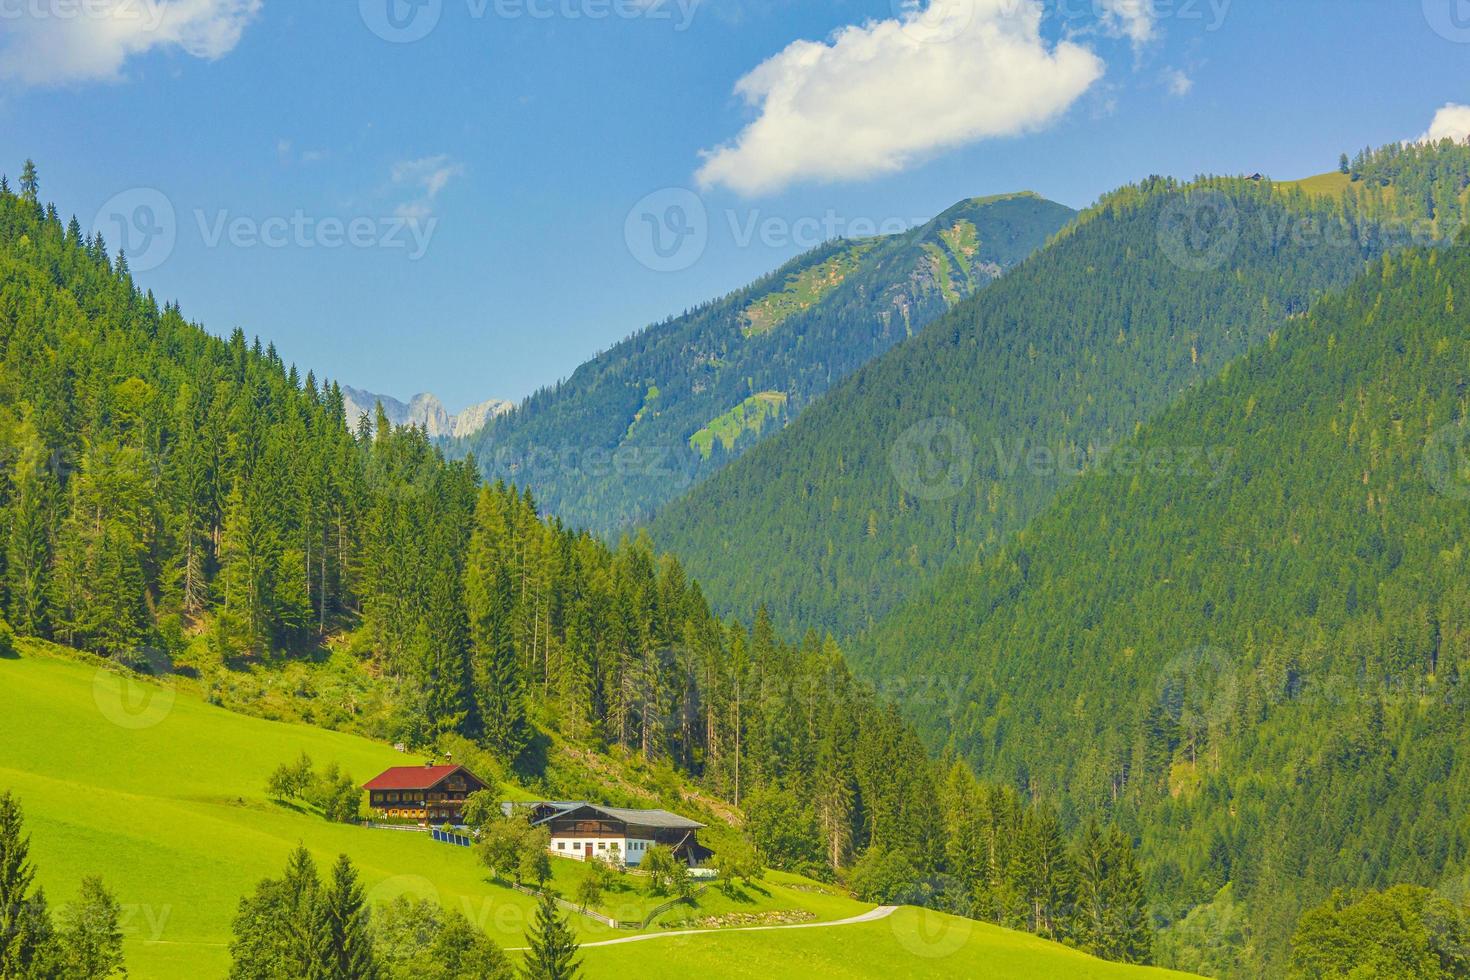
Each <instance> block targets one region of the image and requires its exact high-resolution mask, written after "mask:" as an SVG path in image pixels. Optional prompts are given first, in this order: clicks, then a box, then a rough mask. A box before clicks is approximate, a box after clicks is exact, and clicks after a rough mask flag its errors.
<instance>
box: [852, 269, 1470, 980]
mask: <svg viewBox="0 0 1470 980" xmlns="http://www.w3.org/2000/svg"><path fill="white" fill-rule="evenodd" d="M1467 244H1470V240H1467ZM1466 296H1470V250H1467V248H1466V247H1464V246H1461V247H1458V248H1446V249H1441V250H1438V251H1411V252H1408V253H1404V254H1402V255H1399V256H1391V257H1389V258H1388V259H1386V260H1384V263H1383V264H1382V265H1380V266H1376V267H1372V268H1370V269H1369V270H1368V271H1367V273H1366V274H1365V275H1364V276H1363V277H1362V278H1361V279H1359V280H1358V281H1357V282H1356V283H1354V284H1353V285H1352V286H1351V287H1350V288H1349V289H1348V290H1347V291H1346V292H1345V293H1344V294H1342V295H1340V296H1334V297H1331V298H1329V299H1327V300H1324V301H1323V302H1322V303H1321V304H1320V305H1319V307H1318V308H1317V309H1316V310H1315V311H1314V312H1313V314H1312V315H1311V316H1309V317H1304V318H1298V319H1295V320H1293V321H1291V322H1289V323H1287V324H1285V325H1283V326H1282V328H1281V329H1280V330H1279V331H1278V332H1275V333H1273V334H1272V336H1271V337H1270V339H1269V340H1268V341H1267V343H1265V344H1264V345H1262V346H1261V347H1260V348H1259V349H1257V350H1256V351H1254V352H1252V353H1251V354H1250V355H1249V356H1248V357H1246V358H1244V359H1243V360H1241V361H1240V362H1238V363H1235V364H1232V365H1231V366H1230V367H1229V368H1228V370H1226V371H1225V372H1224V374H1223V375H1222V376H1221V377H1220V378H1218V379H1217V380H1215V381H1213V382H1211V383H1210V384H1209V385H1207V386H1205V387H1204V388H1202V389H1201V390H1200V391H1199V392H1197V393H1195V394H1194V395H1192V396H1190V397H1189V398H1187V399H1185V400H1184V401H1182V402H1181V403H1180V404H1179V405H1177V406H1176V407H1174V408H1172V409H1170V410H1169V411H1168V412H1166V413H1165V414H1163V415H1162V416H1161V417H1160V418H1159V419H1158V420H1157V421H1156V422H1155V423H1153V424H1150V425H1146V426H1144V427H1143V428H1142V430H1141V432H1140V434H1139V435H1138V437H1137V438H1136V439H1133V440H1130V441H1128V442H1125V443H1124V444H1123V445H1121V446H1120V447H1119V448H1118V449H1117V450H1116V451H1115V452H1114V453H1113V454H1112V456H1110V457H1109V458H1108V459H1107V460H1106V461H1104V463H1103V465H1101V466H1099V467H1098V468H1097V469H1096V470H1095V471H1093V472H1091V473H1089V474H1088V475H1087V476H1085V477H1084V478H1083V479H1082V480H1080V481H1079V482H1078V483H1077V484H1076V485H1075V486H1074V487H1073V488H1072V489H1071V491H1069V492H1068V493H1066V494H1065V495H1064V496H1063V497H1062V498H1061V499H1059V500H1058V501H1057V502H1056V504H1055V506H1053V507H1052V508H1051V509H1049V510H1048V511H1047V513H1046V514H1044V515H1043V516H1042V517H1040V518H1039V519H1038V520H1037V521H1036V522H1035V523H1034V524H1033V525H1032V526H1031V527H1030V528H1028V529H1026V530H1025V531H1024V532H1022V533H1021V534H1020V535H1018V536H1017V537H1016V538H1015V540H1014V541H1013V542H1012V544H1011V545H1010V546H1009V547H1008V548H1007V549H1005V551H1004V552H1003V553H1002V554H1000V555H998V556H996V557H994V558H991V559H988V560H985V561H983V562H980V563H977V564H976V565H974V566H973V567H969V568H964V569H956V570H954V571H952V572H950V573H947V574H946V575H944V576H943V577H941V579H940V580H939V581H938V582H937V583H936V585H935V587H934V588H933V589H932V590H931V592H930V597H929V598H930V601H929V602H928V603H927V604H925V605H924V606H923V607H922V608H919V607H913V608H909V609H905V610H903V611H902V612H901V613H899V614H895V615H894V616H893V617H891V618H890V619H889V620H888V621H886V622H885V623H884V624H882V626H881V627H880V628H879V629H878V630H876V631H875V632H874V633H873V635H872V636H871V637H869V638H868V642H867V656H868V658H869V663H870V664H871V665H872V667H873V669H874V670H876V671H880V672H881V671H894V670H908V671H915V670H918V671H923V672H926V673H932V674H933V675H935V676H940V677H945V678H947V679H948V681H949V687H950V689H951V690H953V692H954V695H953V699H952V700H951V701H950V702H949V703H948V710H946V711H941V712H932V711H931V712H929V713H928V714H927V716H926V718H927V728H928V734H929V736H930V738H931V740H932V743H934V744H948V745H950V746H952V747H954V748H955V749H956V750H957V751H959V752H960V753H962V754H963V755H965V756H967V757H968V758H969V759H970V760H972V761H973V762H974V763H975V764H976V765H977V766H978V767H979V769H980V770H981V771H982V772H984V773H986V774H989V775H991V776H994V777H997V778H999V777H1001V776H1004V775H1010V774H1016V773H1023V774H1024V776H1025V778H1026V780H1027V781H1028V782H1029V783H1030V785H1031V786H1032V787H1033V788H1034V790H1035V791H1036V792H1038V793H1040V794H1043V795H1046V796H1052V797H1054V798H1058V799H1061V800H1064V801H1066V805H1067V807H1068V809H1070V810H1071V812H1072V814H1073V815H1074V816H1082V815H1085V814H1086V813H1089V812H1099V811H1112V812H1113V813H1114V814H1115V815H1116V816H1117V817H1118V819H1120V820H1121V821H1122V822H1123V823H1124V824H1125V825H1126V826H1132V827H1135V828H1137V831H1138V833H1139V834H1140V836H1141V838H1142V841H1143V848H1144V854H1145V855H1146V860H1147V863H1148V865H1149V874H1150V878H1151V884H1152V889H1151V890H1152V893H1153V895H1154V899H1155V910H1156V911H1157V912H1160V913H1163V914H1164V915H1166V916H1171V917H1172V916H1178V915H1181V914H1183V913H1184V912H1185V911H1186V910H1188V909H1190V908H1191V907H1193V906H1201V907H1202V908H1203V909H1204V910H1206V911H1204V912H1202V913H1201V914H1200V915H1197V916H1196V917H1195V921H1194V922H1192V923H1191V924H1190V927H1189V929H1188V932H1189V933H1190V935H1191V936H1192V937H1193V938H1189V937H1185V938H1183V939H1182V940H1181V941H1183V942H1184V943H1185V945H1187V946H1190V947H1191V948H1190V949H1189V950H1187V951H1186V953H1187V955H1188V957H1189V961H1190V962H1196V963H1199V962H1203V963H1206V964H1210V965H1211V966H1212V968H1215V969H1221V970H1225V969H1230V968H1232V967H1233V968H1235V970H1236V972H1242V973H1255V972H1258V971H1264V972H1265V973H1266V974H1268V975H1276V974H1279V972H1280V971H1281V970H1282V969H1283V966H1284V958H1285V956H1286V954H1287V951H1288V948H1289V947H1288V942H1287V940H1288V938H1289V936H1290V934H1291V928H1292V925H1293V923H1294V922H1295V920H1296V918H1297V916H1298V915H1299V914H1300V912H1301V910H1302V909H1304V908H1307V907H1310V906H1311V905H1313V904H1315V903H1316V902H1318V901H1320V900H1322V898H1324V897H1325V896H1326V895H1327V894H1328V892H1329V891H1330V890H1331V889H1332V888H1334V887H1339V886H1345V887H1346V886H1351V887H1371V888H1382V887H1385V886H1387V885H1389V884H1392V883H1395V882H1411V883H1415V884H1420V885H1425V886H1429V887H1445V888H1447V889H1450V891H1449V892H1448V893H1449V894H1454V895H1458V894H1462V889H1463V881H1464V876H1465V875H1466V874H1467V873H1470V857H1467V856H1470V829H1467V826H1466V824H1465V821H1464V819H1463V814H1464V806H1465V800H1466V799H1467V798H1470V758H1467V756H1466V755H1465V753H1464V737H1463V733H1464V731H1465V726H1466V724H1467V722H1470V714H1467V712H1470V702H1467V699H1466V698H1465V697H1464V690H1463V685H1464V679H1465V677H1466V676H1467V675H1470V623H1467V619H1466V609H1467V608H1470V591H1467V585H1466V583H1467V581H1470V574H1467V573H1470V567H1467V561H1470V544H1467V542H1470V510H1467V508H1466V501H1467V499H1470V465H1467V455H1466V449H1465V447H1466V445H1467V441H1470V438H1467V431H1470V430H1467V423H1466V419H1467V418H1470V304H1467V303H1466V302H1464V300H1463V299H1462V297H1466ZM1202 449H1203V450H1208V451H1209V452H1208V458H1212V459H1213V460H1214V461H1215V463H1214V464H1213V465H1212V466H1211V467H1210V468H1208V469H1204V468H1199V467H1195V466H1193V465H1191V466H1190V467H1185V466H1183V465H1182V461H1183V460H1184V459H1186V456H1185V454H1186V453H1194V454H1198V453H1199V452H1200V451H1201V450H1202ZM1189 458H1194V459H1198V458H1203V457H1200V456H1198V455H1195V456H1191V457H1189ZM1156 464H1161V465H1156ZM914 717H915V718H916V719H918V718H919V715H918V714H917V713H915V716H914ZM1227 884H1228V885H1230V886H1231V887H1230V889H1229V892H1228V893H1227V892H1224V891H1221V892H1220V893H1221V894H1222V895H1225V894H1229V893H1233V897H1228V898H1222V899H1219V902H1221V903H1226V904H1228V905H1229V906H1230V907H1229V908H1226V907H1224V906H1222V905H1217V904H1216V901H1215V899H1216V895H1217V891H1220V890H1221V889H1222V886H1225V885H1227ZM1236 902H1239V903H1241V904H1240V905H1239V906H1236V905H1235V904H1234V903H1236ZM1212 906H1216V907H1213V908H1212ZM1232 919H1233V920H1234V923H1233V924H1232V922H1231V920H1232ZM1201 935H1203V939H1201V938H1200V936H1201ZM1164 945H1165V946H1168V945H1170V943H1165V944H1164ZM1209 949H1213V950H1214V951H1215V953H1216V954H1220V953H1221V952H1222V951H1224V952H1223V956H1220V957H1219V958H1212V955H1211V954H1210V953H1208V952H1206V950H1209Z"/></svg>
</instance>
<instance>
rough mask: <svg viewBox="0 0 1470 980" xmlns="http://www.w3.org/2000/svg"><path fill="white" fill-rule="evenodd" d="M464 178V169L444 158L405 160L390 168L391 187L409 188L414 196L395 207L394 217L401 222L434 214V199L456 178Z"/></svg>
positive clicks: (443, 156)
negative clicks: (415, 194) (391, 176)
mask: <svg viewBox="0 0 1470 980" xmlns="http://www.w3.org/2000/svg"><path fill="white" fill-rule="evenodd" d="M463 174H464V165H463V164H461V163H458V162H456V161H454V160H451V159H450V158H449V157H448V156H447V155H445V154H442V153H441V154H439V155H438V156H432V157H423V158H422V159H418V160H404V161H402V162H401V163H395V164H394V165H393V183H394V184H397V185H400V186H403V187H409V188H412V189H413V190H414V191H416V193H417V196H416V197H415V198H414V199H413V200H411V201H407V202H405V203H403V204H400V205H398V207H397V208H396V209H395V210H394V213H395V214H396V215H398V217H400V218H415V219H422V218H427V217H428V216H429V215H430V213H432V212H433V210H434V199H435V198H437V197H438V196H439V193H440V192H441V191H443V190H444V188H445V187H448V186H449V182H450V181H451V180H453V179H454V178H455V177H459V176H462V175H463Z"/></svg>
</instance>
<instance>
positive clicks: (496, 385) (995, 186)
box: [0, 0, 1470, 409]
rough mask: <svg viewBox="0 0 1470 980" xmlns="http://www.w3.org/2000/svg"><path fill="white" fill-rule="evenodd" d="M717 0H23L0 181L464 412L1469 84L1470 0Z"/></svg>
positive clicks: (352, 366)
mask: <svg viewBox="0 0 1470 980" xmlns="http://www.w3.org/2000/svg"><path fill="white" fill-rule="evenodd" d="M692 2H693V0H682V5H681V0H664V2H662V3H660V2H659V0H361V2H359V0H333V2H329V3H302V2H286V0H0V169H3V170H5V171H8V172H9V173H10V174H11V176H12V179H13V178H14V176H15V174H16V172H17V171H18V170H19V167H20V163H21V161H22V160H23V159H24V158H25V157H27V156H30V157H34V158H35V159H36V161H37V163H38V165H39V167H40V170H41V180H42V190H43V193H44V195H45V196H46V197H47V198H49V199H51V200H54V201H56V202H57V204H58V206H59V207H60V208H61V209H62V210H63V212H66V213H70V212H74V213H76V214H77V215H78V216H79V217H80V218H81V220H82V222H83V223H84V224H87V225H93V226H95V227H99V228H101V229H102V230H103V233H104V234H105V235H106V236H107V238H108V241H109V242H110V243H111V244H113V245H114V246H117V245H119V244H124V243H128V244H130V249H131V251H132V252H133V253H134V255H135V256H136V258H137V261H135V263H134V264H135V271H136V272H137V278H138V279H139V280H140V281H141V282H142V283H144V284H145V285H147V286H149V287H151V288H153V289H154V291H155V292H156V293H157V294H158V295H159V296H160V297H164V298H176V299H178V300H180V301H181V302H182V303H183V306H184V310H185V313H186V314H187V315H189V316H191V317H192V318H195V319H197V320H199V321H201V322H202V323H204V324H205V326H207V327H208V328H209V329H211V330H213V331H215V332H219V333H224V332H227V331H229V330H230V329H232V328H233V327H235V326H241V327H243V328H244V329H245V330H246V332H247V333H249V334H258V335H260V336H261V337H262V338H265V339H270V340H273V341H274V342H275V343H276V345H277V347H278V348H279V349H280V350H281V352H282V354H283V355H284V356H285V357H287V358H288V359H289V360H293V361H295V362H296V363H298V364H299V365H301V366H302V368H303V369H305V368H307V367H310V368H314V369H315V370H316V371H317V373H318V375H324V376H329V377H333V378H339V379H341V380H343V381H345V382H348V383H351V384H354V385H358V386H361V387H367V388H371V389H374V390H378V391H383V392H386V393H389V394H393V395H397V396H399V397H406V396H407V395H409V394H412V393H415V392H418V391H426V390H427V391H434V392H436V393H437V394H439V395H440V396H441V397H442V398H444V400H445V401H446V402H447V403H448V404H449V405H450V407H451V408H452V409H453V408H459V407H462V406H464V405H465V404H468V403H470V402H474V401H478V400H481V399H485V398H490V397H509V398H519V397H522V396H524V395H526V394H528V393H529V392H530V391H532V390H533V389H535V388H537V387H539V386H541V385H544V384H547V383H550V382H553V381H555V380H556V379H557V378H559V377H564V376H566V375H567V374H569V373H570V372H571V371H572V370H573V369H574V368H575V367H576V366H577V364H579V363H580V362H582V361H583V360H585V359H586V358H587V357H589V356H591V355H592V354H593V353H594V352H595V351H597V350H599V349H604V348H606V347H608V346H610V345H611V344H613V343H615V342H616V341H617V340H619V339H621V338H622V337H624V336H626V335H627V334H628V333H630V332H632V331H633V330H636V329H638V328H639V327H641V326H643V325H645V324H647V323H649V322H651V321H654V320H657V319H661V318H662V317H664V316H666V315H668V314H672V313H677V312H679V311H681V310H683V309H684V308H686V307H688V306H690V305H692V304H695V303H698V302H700V301H702V300H704V299H707V298H710V297H713V296H716V295H719V294H721V293H723V292H725V291H727V290H729V289H731V288H734V287H737V286H739V285H742V284H743V283H745V282H748V281H749V280H751V279H752V278H754V277H756V276H758V275H760V274H762V273H763V272H766V271H769V270H770V269H772V268H774V267H776V266H777V265H779V264H780V263H781V262H782V261H784V260H785V259H787V258H789V257H791V256H792V255H794V254H796V253H798V252H799V251H802V250H803V249H804V248H805V247H809V246H810V245H813V244H816V243H817V241H819V240H820V238H821V237H823V236H825V235H826V234H828V233H838V234H841V233H855V234H856V233H863V232H865V231H868V230H871V229H883V228H892V227H897V226H898V225H901V224H906V223H909V222H911V221H913V220H917V219H921V218H925V217H928V216H932V215H933V214H935V213H937V212H939V211H941V210H943V209H944V208H946V207H948V206H949V205H951V204H953V203H955V202H956V201H958V200H960V199H962V198H965V197H971V196H978V195H984V194H993V193H999V192H1005V191H1012V190H1019V189H1031V190H1035V191H1037V192H1038V193H1041V194H1043V195H1045V196H1047V197H1051V198H1053V199H1055V200H1058V201H1062V202H1064V203H1066V204H1069V205H1072V206H1074V207H1080V206H1083V205H1086V204H1087V203H1089V202H1091V201H1092V200H1093V199H1095V198H1096V197H1097V195H1098V194H1100V193H1102V192H1104V191H1106V190H1108V189H1109V188H1111V187H1114V186H1116V185H1118V184H1121V183H1125V182H1128V181H1131V180H1136V179H1138V178H1141V177H1144V176H1147V175H1149V174H1151V173H1165V174H1173V175H1177V176H1181V177H1189V176H1193V175H1195V174H1198V173H1205V172H1225V173H1235V172H1242V171H1244V172H1250V171H1256V170H1259V171H1263V172H1266V173H1268V174H1271V175H1273V176H1277V177H1282V178H1294V177H1300V176H1305V175H1308V174H1312V173H1319V172H1322V171H1324V170H1329V169H1331V168H1332V167H1333V166H1335V163H1336V159H1337V154H1338V153H1339V152H1340V151H1342V150H1347V149H1355V148H1358V147H1361V146H1364V145H1367V144H1375V145H1376V144H1381V143H1385V142H1389V141H1392V140H1396V139H1407V138H1415V137H1418V136H1419V135H1421V134H1423V133H1425V132H1426V130H1428V129H1429V127H1430V124H1431V121H1433V120H1434V119H1435V118H1436V114H1437V113H1441V112H1442V110H1444V107H1445V106H1447V105H1450V104H1465V103H1470V73H1467V72H1466V67H1467V66H1470V0H1423V2H1422V5H1421V0H1401V2H1387V0H1384V2H1379V0H1335V2H1328V0H1321V2H1317V0H1292V2H1290V3H1287V2H1280V3H1267V2H1262V0H1249V2H1248V0H1153V2H1150V0H1045V2H1043V0H936V9H935V10H931V11H927V12H926V11H924V10H916V9H912V8H911V6H910V4H911V3H913V0H891V2H890V0H878V2H866V0H863V2H859V0H845V2H844V0H799V2H797V0H703V2H702V3H699V4H697V5H694V6H691V5H690V4H691V3H692ZM390 4H392V5H396V6H395V9H396V13H397V15H398V16H397V18H396V20H394V21H389V20H388V18H387V15H388V13H389V10H390ZM415 4H423V6H421V7H419V6H415ZM87 5H90V6H87ZM83 7H85V9H83ZM104 14H105V15H106V16H104ZM393 24H401V25H405V26H404V27H403V30H404V32H406V34H407V35H408V36H416V35H417V34H420V33H423V34H424V36H423V37H422V38H420V39H417V40H413V41H407V42H406V41H403V40H401V39H400V40H392V39H385V37H384V36H381V35H388V36H389V38H392V36H393V35H394V30H395V28H394V27H393V26H392V25H393ZM375 29H376V30H375ZM834 32H836V33H834ZM797 42H807V43H806V44H799V45H797V44H796V43H797ZM793 45H796V46H795V47H793ZM742 80H745V81H742ZM737 87H738V89H737ZM1439 118H1440V122H1441V125H1442V126H1446V127H1448V128H1449V131H1450V132H1454V133H1457V134H1458V133H1461V132H1463V131H1470V110H1464V111H1457V110H1453V109H1451V110H1448V111H1444V112H1443V113H1442V114H1441V115H1440V117H1439ZM118 221H121V222H122V223H123V224H122V226H121V229H120V228H119V227H118V226H117V222H118ZM123 229H125V230H123ZM681 230H683V231H686V232H689V234H685V235H683V236H682V237H674V236H675V234H676V233H677V232H679V231H681ZM655 231H657V233H658V234H659V235H660V239H659V240H660V241H661V242H662V243H663V244H664V245H665V246H667V248H666V249H665V250H664V252H663V253H662V254H661V253H660V251H659V250H657V249H655V248H654V247H653V245H654V243H653V239H652V237H651V236H652V235H653V234H654V233H655ZM675 245H677V246H679V247H678V248H675V247H674V246H675Z"/></svg>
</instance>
